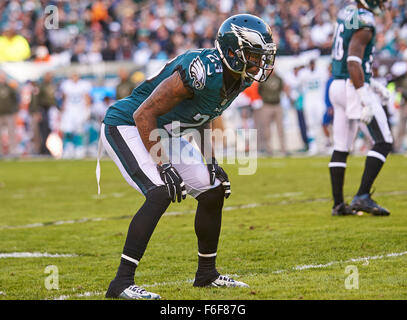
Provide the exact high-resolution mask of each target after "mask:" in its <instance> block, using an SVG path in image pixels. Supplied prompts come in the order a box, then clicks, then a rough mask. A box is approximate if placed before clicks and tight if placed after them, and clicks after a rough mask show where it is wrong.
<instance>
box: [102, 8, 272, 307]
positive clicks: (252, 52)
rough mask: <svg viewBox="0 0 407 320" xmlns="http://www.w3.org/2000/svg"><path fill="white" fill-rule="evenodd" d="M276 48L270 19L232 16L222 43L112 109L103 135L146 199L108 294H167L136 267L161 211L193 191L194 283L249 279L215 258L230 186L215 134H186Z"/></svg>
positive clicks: (267, 66)
mask: <svg viewBox="0 0 407 320" xmlns="http://www.w3.org/2000/svg"><path fill="white" fill-rule="evenodd" d="M275 54H276V46H275V44H274V43H273V39H272V34H271V29H270V27H269V26H268V25H267V24H266V23H265V22H264V21H263V20H261V19H259V18H257V17H255V16H252V15H248V14H241V15H236V16H232V17H230V18H228V19H227V20H225V21H224V22H223V24H222V25H221V27H220V29H219V31H218V34H217V37H216V41H215V48H212V49H199V50H189V51H187V52H185V53H184V54H181V55H180V56H178V57H176V58H174V59H173V60H171V61H169V62H168V63H167V64H166V65H165V66H164V67H163V68H162V69H161V70H160V71H159V72H158V73H157V74H156V75H154V76H153V77H151V78H149V79H147V80H146V81H144V82H143V83H141V84H140V85H139V86H138V87H137V88H135V89H134V90H133V92H132V94H131V95H130V96H128V97H126V98H124V99H122V100H119V101H117V102H116V103H115V104H114V105H112V106H111V107H110V108H109V109H108V111H107V113H106V116H105V119H104V121H103V125H102V128H101V141H102V142H103V145H104V147H105V149H106V151H107V152H108V154H109V155H110V157H111V158H112V159H113V161H114V162H115V163H116V165H117V166H118V168H119V170H120V172H121V173H122V175H123V177H124V178H125V180H126V181H127V182H128V183H129V184H130V185H131V186H132V187H133V188H135V189H136V190H138V191H139V192H141V193H142V194H143V195H144V196H145V198H146V199H145V202H144V204H143V205H142V207H141V208H140V209H139V211H138V212H137V214H136V215H135V216H134V218H133V219H132V221H131V223H130V227H129V230H128V233H127V238H126V242H125V245H124V248H123V253H122V256H121V261H120V266H119V268H118V271H117V274H116V277H115V278H114V279H113V280H112V281H111V283H110V286H109V288H108V290H107V292H106V297H110V298H124V299H159V298H160V296H159V295H157V294H155V293H152V292H147V291H146V290H145V289H143V288H141V287H139V286H137V285H136V284H135V283H134V276H135V270H136V267H137V265H138V263H139V261H140V259H141V258H142V256H143V254H144V251H145V250H146V247H147V244H148V241H149V239H150V237H151V235H152V233H153V231H154V229H155V227H156V225H157V223H158V221H159V219H160V217H161V216H162V214H163V213H164V212H165V211H166V209H167V207H168V206H169V204H170V203H171V201H172V202H175V201H178V202H180V201H182V200H183V199H185V197H186V195H187V194H189V195H191V196H192V197H194V198H195V199H196V200H197V210H196V217H195V233H196V236H197V239H198V269H197V272H196V275H195V281H194V286H197V287H202V286H214V287H220V286H227V287H246V286H247V284H245V283H243V282H240V281H236V280H234V279H231V278H230V277H227V276H223V275H220V274H219V273H218V272H217V270H216V265H215V261H216V255H217V246H218V240H219V235H220V229H221V215H222V207H223V201H224V198H228V197H229V196H230V194H231V189H230V182H229V178H228V175H227V174H226V173H225V171H224V170H223V169H222V168H221V167H220V166H219V165H218V163H217V161H216V159H215V158H214V157H213V151H211V152H209V154H208V152H204V150H207V149H210V150H211V148H207V146H208V145H210V143H211V141H210V139H208V141H205V139H202V141H201V142H202V143H201V146H200V147H201V148H200V149H198V148H195V147H194V146H192V144H191V143H190V142H189V140H188V139H185V138H184V137H183V134H184V133H186V132H188V130H189V129H199V130H202V129H204V128H209V127H210V123H211V120H213V119H215V118H216V117H218V116H219V115H221V114H222V112H223V111H224V110H225V109H226V108H227V107H228V106H229V105H230V104H231V103H232V101H233V100H234V99H235V98H236V97H237V95H238V94H239V93H240V92H242V91H243V90H244V89H245V88H247V87H248V86H250V85H251V83H252V81H259V82H261V81H265V80H267V78H268V77H269V75H270V74H271V72H272V70H273V65H274V58H275ZM184 150H187V151H188V152H184Z"/></svg>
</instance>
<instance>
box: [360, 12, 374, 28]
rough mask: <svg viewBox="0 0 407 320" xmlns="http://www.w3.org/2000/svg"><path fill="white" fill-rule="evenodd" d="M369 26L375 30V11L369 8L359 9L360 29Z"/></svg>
mask: <svg viewBox="0 0 407 320" xmlns="http://www.w3.org/2000/svg"><path fill="white" fill-rule="evenodd" d="M364 28H369V29H372V30H375V28H376V21H375V18H374V15H373V13H371V12H369V11H367V10H359V11H358V29H364Z"/></svg>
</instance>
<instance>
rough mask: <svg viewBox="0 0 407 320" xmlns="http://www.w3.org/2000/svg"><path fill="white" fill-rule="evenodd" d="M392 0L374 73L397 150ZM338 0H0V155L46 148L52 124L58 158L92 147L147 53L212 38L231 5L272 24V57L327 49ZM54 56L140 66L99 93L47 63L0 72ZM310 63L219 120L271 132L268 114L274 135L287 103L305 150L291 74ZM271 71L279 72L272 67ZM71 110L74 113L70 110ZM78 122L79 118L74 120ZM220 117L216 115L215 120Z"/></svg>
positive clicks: (402, 101)
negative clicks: (25, 76) (39, 69)
mask: <svg viewBox="0 0 407 320" xmlns="http://www.w3.org/2000/svg"><path fill="white" fill-rule="evenodd" d="M389 2H391V10H390V11H389V12H388V13H387V14H386V15H385V16H383V17H378V18H377V30H378V35H377V44H376V57H375V60H376V61H377V62H378V63H377V67H378V73H377V75H376V76H377V77H380V78H381V79H382V80H383V81H385V82H386V85H387V84H389V86H390V87H391V90H393V92H394V102H395V104H394V106H395V107H394V108H393V110H390V112H391V111H392V112H393V114H394V117H393V119H394V130H395V135H396V136H399V135H401V138H399V139H398V142H397V143H398V144H397V143H396V144H397V146H396V149H395V151H397V152H404V151H405V149H406V146H405V144H403V141H404V140H403V139H404V137H405V134H404V129H405V128H401V127H403V126H404V127H405V126H406V124H405V118H406V117H407V111H406V110H405V109H406V106H405V105H406V101H407V87H405V86H406V81H404V76H405V73H406V71H407V68H406V67H405V63H404V61H407V17H406V14H407V7H406V1H405V0H389ZM343 4H344V1H343V0H292V1H284V0H271V1H270V0H257V1H255V0H235V1H233V0H223V1H215V0H191V1H180V0H155V1H141V0H96V1H90V0H69V1H68V0H55V1H49V0H48V1H47V0H5V1H1V2H0V31H1V35H0V47H1V50H0V73H1V74H0V120H1V122H0V129H1V132H0V134H1V140H0V142H1V146H2V148H0V156H2V155H3V156H4V155H11V156H21V155H35V154H42V155H44V154H49V151H48V148H47V147H46V146H45V144H46V138H47V137H48V136H49V134H50V133H56V134H58V135H59V136H61V137H63V139H64V141H63V142H64V155H65V157H76V158H81V157H85V156H94V155H95V152H96V144H95V142H96V141H97V136H98V133H97V130H98V124H99V123H100V120H101V119H102V117H103V114H104V111H105V110H106V108H107V107H108V105H109V104H111V103H112V102H113V101H114V100H115V99H119V98H121V97H124V96H126V95H128V94H129V93H130V92H131V90H132V88H133V87H134V86H136V85H137V84H138V83H139V82H140V81H142V80H143V79H144V78H145V74H146V70H145V67H146V66H147V65H148V64H149V63H150V62H151V61H156V60H160V61H166V60H168V59H170V58H172V57H174V56H176V55H178V54H180V53H182V52H183V51H185V50H187V49H192V48H202V47H213V43H214V40H215V37H216V31H217V30H218V28H219V26H220V24H221V23H222V21H224V20H225V19H226V18H227V17H229V16H231V15H233V14H237V13H242V12H247V13H251V14H255V15H258V16H260V17H261V18H263V19H264V20H265V21H266V22H267V23H269V24H270V25H271V26H272V29H273V34H274V37H275V42H276V43H277V45H278V56H279V57H284V56H294V57H296V56H298V55H300V54H301V53H302V52H307V51H309V50H315V49H316V50H318V52H319V54H320V55H321V56H328V55H329V54H330V51H331V45H332V43H331V41H332V34H333V32H334V25H335V20H336V14H337V12H338V10H339V8H340V7H341V6H342V5H343ZM47 14H48V15H47ZM50 17H52V19H50ZM57 57H58V59H63V60H65V65H75V64H80V65H84V66H85V65H97V64H100V63H103V62H123V61H128V62H131V63H132V64H134V65H136V66H140V68H139V71H137V72H134V70H131V72H130V70H127V71H126V70H124V69H120V68H117V72H116V78H115V80H114V81H113V82H112V81H110V82H109V86H104V89H103V93H101V92H100V90H99V89H100V84H95V82H94V81H93V82H92V81H91V79H83V77H82V79H81V74H80V73H77V72H73V73H72V74H70V75H69V76H68V77H65V78H61V77H60V76H59V77H55V76H54V74H53V72H47V73H45V74H43V75H42V76H41V78H40V79H39V80H38V81H25V82H18V81H16V80H15V79H12V78H11V77H8V76H7V75H6V73H4V72H2V71H1V69H2V64H3V63H9V62H20V61H31V62H33V63H39V64H41V63H45V64H46V63H50V62H51V61H52V60H53V59H56V58H57ZM382 60H383V61H387V62H386V64H383V65H385V66H386V68H384V69H383V68H380V65H381V63H380V61H382ZM388 61H391V63H390V64H389V63H388ZM402 63H404V64H402ZM308 64H309V61H307V62H305V63H302V65H299V64H297V65H295V66H294V67H293V68H291V70H290V74H284V76H283V75H282V74H281V73H280V77H278V78H280V79H277V78H275V79H274V80H275V81H276V83H278V85H277V87H274V89H273V90H277V93H276V94H274V95H271V96H270V95H268V96H267V97H266V96H265V95H262V94H261V92H265V90H264V89H262V88H257V87H256V86H254V88H251V90H249V91H248V92H245V93H244V96H245V97H243V99H238V101H237V102H236V104H235V108H236V109H238V110H239V112H238V113H236V112H235V114H239V119H238V120H236V119H233V117H232V116H231V114H229V115H228V114H226V115H225V121H229V123H231V122H233V123H234V127H247V128H249V127H256V128H259V126H260V127H261V128H265V129H267V130H268V131H269V128H270V124H271V122H273V121H275V122H276V123H277V125H278V128H277V129H278V130H277V135H278V136H279V137H281V136H283V135H284V131H285V126H286V125H287V120H286V116H287V114H288V110H291V111H293V110H294V111H295V112H296V117H297V116H298V122H296V125H297V129H298V132H299V134H300V136H299V137H298V138H299V140H301V138H302V141H303V149H304V151H310V150H309V149H310V145H309V137H307V133H306V128H305V127H306V125H305V123H304V122H305V120H304V117H303V115H301V111H302V108H303V107H302V105H301V101H303V100H304V98H305V96H304V95H305V94H306V92H302V91H301V86H303V85H304V83H298V79H300V78H301V77H299V76H298V72H300V71H301V70H300V69H307V68H308ZM119 69H120V70H119ZM277 71H278V70H277ZM319 72H320V71H319ZM303 73H304V72H303ZM278 74H279V73H278V72H276V76H277V75H278ZM322 74H324V75H325V78H324V79H323V80H322V81H323V83H322V84H321V88H320V92H321V95H320V100H321V101H320V102H321V103H322V104H323V105H324V108H326V110H324V112H327V114H326V115H325V116H326V117H325V118H324V119H325V120H323V119H321V121H320V122H319V123H318V126H319V128H318V130H319V131H321V132H322V135H323V136H324V137H326V141H324V142H322V143H321V144H323V145H324V146H326V147H327V148H328V147H329V146H330V143H329V134H330V133H329V124H330V121H331V120H330V117H329V115H330V113H331V110H330V109H329V101H325V100H326V94H325V89H326V84H327V83H329V81H328V80H329V74H328V70H326V68H325V70H324V71H323V72H321V75H322ZM304 81H305V80H304ZM98 90H99V91H98ZM270 90H271V89H269V90H266V91H268V92H270ZM67 105H71V106H73V105H74V106H76V107H75V108H77V109H75V108H73V110H76V111H75V112H74V113H72V114H67V112H65V111H66V110H67V109H69V108H67ZM264 105H272V106H279V108H281V110H280V111H278V112H276V114H274V112H273V114H270V115H267V117H268V119H270V123H259V121H260V120H262V119H264V118H265V114H264V113H259V112H258V111H259V110H260V109H262V111H264V110H265V109H264V108H262V106H264ZM71 109H72V108H71ZM232 109H233V108H232ZM236 109H235V110H236ZM294 111H293V112H294ZM78 115H80V116H79V118H80V119H77V118H78ZM296 119H297V118H296ZM75 121H76V122H78V123H80V124H82V127H81V128H74V125H73V123H75ZM70 124H71V125H70ZM223 125H224V124H219V126H220V127H222V126H223ZM7 128H13V129H10V130H6V129H7ZM308 129H309V130H308V131H310V128H308ZM6 131H7V132H8V133H7V132H6ZM260 134H262V133H261V132H260ZM261 139H262V140H263V141H266V142H267V143H266V144H267V145H266V146H264V145H262V146H258V149H259V148H260V149H259V152H261V153H265V154H271V152H272V151H271V147H270V143H268V140H269V139H270V137H269V134H268V133H267V134H266V135H261ZM279 140H280V141H279V142H280V149H281V150H280V151H281V152H282V154H288V149H289V148H287V147H286V146H285V145H286V144H287V143H289V141H288V142H286V141H285V140H284V139H283V138H280V139H279ZM78 145H79V146H82V147H81V148H79V150H74V149H72V148H74V147H72V146H78ZM70 146H71V147H70ZM70 148H71V149H70ZM301 149H302V148H301ZM309 154H315V152H310V153H309Z"/></svg>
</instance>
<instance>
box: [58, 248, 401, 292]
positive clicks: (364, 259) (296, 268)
mask: <svg viewBox="0 0 407 320" xmlns="http://www.w3.org/2000/svg"><path fill="white" fill-rule="evenodd" d="M404 255H407V251H403V252H397V253H387V254H383V255H377V256H368V257H361V258H352V259H349V260H344V261H331V262H328V263H325V264H309V265H298V266H294V267H292V268H289V269H284V270H276V271H272V272H271V273H272V274H280V273H285V272H290V271H304V270H308V269H323V268H328V267H330V266H332V265H334V264H340V263H351V262H364V265H366V264H368V263H369V261H370V260H380V259H385V258H392V257H400V256H404ZM230 276H231V277H234V278H239V276H238V275H230ZM257 276H259V275H258V274H253V273H251V274H248V275H246V276H245V278H247V277H257ZM193 281H194V280H193V279H189V280H179V281H171V282H160V283H153V284H144V285H141V287H144V288H153V287H160V286H176V285H180V284H185V283H192V282H193ZM104 294H105V293H104V292H84V293H78V294H73V295H61V296H59V297H56V298H52V300H66V299H71V298H76V297H91V296H98V295H103V296H104Z"/></svg>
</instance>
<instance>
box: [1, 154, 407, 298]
mask: <svg viewBox="0 0 407 320" xmlns="http://www.w3.org/2000/svg"><path fill="white" fill-rule="evenodd" d="M328 161H329V159H328V158H327V157H315V158H286V159H283V158H263V159H258V163H257V172H256V174H255V175H248V176H244V175H238V168H237V167H236V166H233V165H225V166H224V168H225V169H226V171H227V172H228V173H229V176H230V180H231V184H232V196H231V197H230V198H229V199H227V200H226V201H225V210H224V213H223V222H222V232H221V238H220V244H219V248H218V258H217V265H218V270H219V271H220V272H221V273H224V274H229V275H232V276H234V277H235V278H236V279H238V280H241V281H244V282H246V283H248V284H249V285H250V288H238V289H236V288H233V289H208V288H199V289H198V288H193V287H192V280H193V277H194V274H195V271H196V266H197V244H196V237H195V233H194V229H193V225H194V214H193V213H194V209H195V204H196V203H195V200H194V199H192V198H187V200H185V201H184V202H183V203H181V204H171V206H170V208H169V209H168V212H169V214H167V215H164V216H163V217H162V218H161V220H160V222H159V224H158V226H157V228H156V230H155V232H154V234H153V236H152V238H151V241H150V243H149V246H148V248H147V250H146V253H145V256H144V257H143V259H142V260H141V262H140V265H139V267H138V269H137V271H136V283H137V284H139V285H143V286H145V288H146V289H148V290H151V291H153V292H157V293H159V294H160V295H161V296H162V298H163V299H167V300H174V299H176V300H195V299H200V300H240V299H242V300H252V299H261V300H281V299H284V300H285V299H289V300H291V299H310V300H311V299H329V300H332V299H383V300H384V299H392V300H393V299H402V300H405V299H406V298H407V215H406V212H407V158H406V157H404V156H400V155H390V157H389V159H388V161H387V163H386V165H385V166H384V168H383V170H382V172H381V174H380V176H379V177H378V179H377V181H376V183H375V188H376V193H375V194H374V195H373V198H374V199H375V200H377V201H378V202H379V203H380V204H381V205H383V206H385V207H387V208H389V209H390V210H391V215H390V216H389V217H374V216H371V215H368V214H365V215H363V216H354V217H332V216H331V213H330V211H331V206H332V203H331V195H330V183H329V175H328V167H327V165H328ZM363 163H364V158H362V157H350V159H349V162H348V169H347V172H346V179H345V180H346V181H345V183H346V185H345V196H346V200H348V201H350V200H351V197H352V196H353V194H354V193H355V192H356V190H357V188H358V184H359V181H360V178H361V174H362V169H363ZM101 165H102V179H101V187H102V194H101V196H100V197H98V196H97V186H96V181H95V161H93V160H92V161H88V160H83V161H53V160H19V161H0V203H1V205H0V239H1V241H0V254H7V253H14V252H39V253H49V254H69V255H73V256H69V257H41V258H4V257H3V258H0V299H2V300H14V299H58V298H60V299H104V293H105V291H106V289H107V286H108V284H109V282H110V280H111V279H112V278H113V277H114V275H115V273H116V270H117V266H118V263H119V259H120V254H121V250H122V247H123V244H124V240H125V237H126V233H127V228H128V225H129V222H130V220H131V218H132V216H133V214H134V213H135V212H136V211H137V209H138V207H139V206H140V205H141V204H142V202H143V197H142V196H141V195H139V194H138V193H137V192H136V191H134V190H133V189H131V188H130V187H129V186H128V185H127V184H126V183H125V181H124V179H123V178H122V177H121V176H120V173H119V171H118V169H117V168H116V167H115V165H114V163H113V162H112V161H110V160H103V161H102V163H101ZM362 258H364V259H362ZM50 265H54V266H56V267H57V268H58V289H50V290H48V289H46V286H45V282H46V280H47V277H48V276H49V274H47V273H45V269H46V267H47V266H50ZM347 266H354V268H357V271H358V288H353V289H347V288H346V287H345V281H346V279H347V278H348V277H349V276H350V275H351V274H347V273H345V270H346V267H347ZM352 275H355V274H352ZM352 283H353V284H355V282H352ZM54 284H55V283H54Z"/></svg>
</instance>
